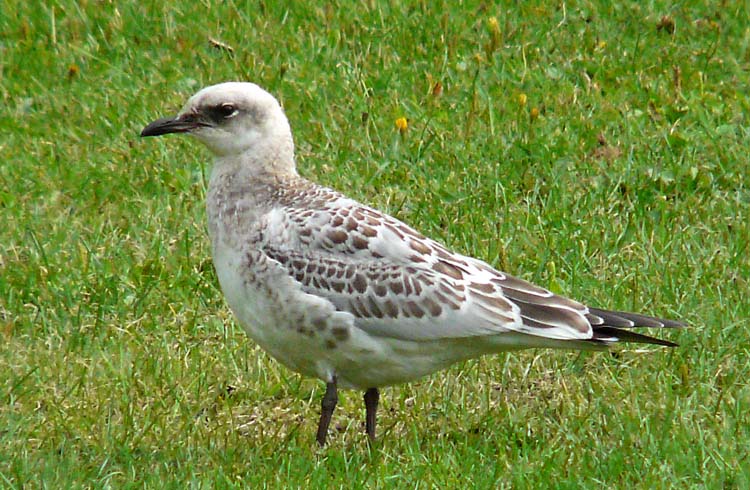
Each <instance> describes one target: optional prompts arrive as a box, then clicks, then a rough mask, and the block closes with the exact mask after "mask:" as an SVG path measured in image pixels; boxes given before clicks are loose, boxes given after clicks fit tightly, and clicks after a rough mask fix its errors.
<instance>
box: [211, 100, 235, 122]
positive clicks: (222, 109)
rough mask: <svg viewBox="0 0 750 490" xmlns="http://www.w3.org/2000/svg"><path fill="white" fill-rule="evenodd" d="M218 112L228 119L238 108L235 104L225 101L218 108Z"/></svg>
mask: <svg viewBox="0 0 750 490" xmlns="http://www.w3.org/2000/svg"><path fill="white" fill-rule="evenodd" d="M216 113H217V114H219V115H220V116H221V117H223V118H225V119H226V118H228V117H232V116H234V115H235V114H236V113H237V108H236V107H235V106H234V104H230V103H224V104H221V105H220V106H218V107H217V108H216Z"/></svg>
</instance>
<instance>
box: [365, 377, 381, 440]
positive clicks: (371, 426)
mask: <svg viewBox="0 0 750 490" xmlns="http://www.w3.org/2000/svg"><path fill="white" fill-rule="evenodd" d="M379 399H380V392H379V391H378V389H377V388H370V389H369V390H367V391H365V430H366V431H367V435H368V436H369V437H370V440H371V441H374V440H375V419H376V417H377V414H378V400H379Z"/></svg>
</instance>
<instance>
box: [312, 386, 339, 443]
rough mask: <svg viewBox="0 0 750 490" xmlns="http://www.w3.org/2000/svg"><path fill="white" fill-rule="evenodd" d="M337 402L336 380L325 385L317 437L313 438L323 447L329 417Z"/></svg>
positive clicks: (329, 420) (329, 423) (329, 422)
mask: <svg viewBox="0 0 750 490" xmlns="http://www.w3.org/2000/svg"><path fill="white" fill-rule="evenodd" d="M338 401H339V395H338V393H337V392H336V378H335V377H334V378H333V382H331V383H326V393H325V395H323V402H322V403H321V404H320V422H319V423H318V435H317V437H316V438H315V439H316V440H317V441H318V444H320V445H321V446H324V445H325V443H326V436H327V435H328V426H329V425H331V416H332V415H333V409H334V408H336V403H338Z"/></svg>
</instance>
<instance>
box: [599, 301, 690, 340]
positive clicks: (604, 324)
mask: <svg viewBox="0 0 750 490" xmlns="http://www.w3.org/2000/svg"><path fill="white" fill-rule="evenodd" d="M586 319H587V320H588V321H589V323H590V324H591V327H592V329H593V330H594V336H593V337H592V338H591V339H589V342H594V343H597V344H605V345H606V344H610V343H613V342H634V343H638V344H654V345H663V346H666V347H676V346H677V345H678V344H676V343H674V342H670V341H669V340H663V339H659V338H656V337H651V336H649V335H644V334H642V333H636V332H632V331H631V330H629V329H631V328H641V327H645V328H682V327H686V326H687V324H686V323H684V322H681V321H678V320H666V319H663V318H655V317H651V316H646V315H641V314H638V313H627V312H624V311H609V310H600V309H598V308H589V312H588V313H587V314H586Z"/></svg>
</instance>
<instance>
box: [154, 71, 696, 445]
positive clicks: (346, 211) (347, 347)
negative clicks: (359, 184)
mask: <svg viewBox="0 0 750 490" xmlns="http://www.w3.org/2000/svg"><path fill="white" fill-rule="evenodd" d="M167 133H188V134H191V135H193V136H195V137H196V138H198V140H199V141H201V142H202V143H203V144H205V145H206V146H207V147H208V148H209V150H211V152H213V154H214V155H215V157H216V158H215V163H214V166H213V169H212V171H211V179H210V183H209V187H208V195H207V213H208V225H209V226H208V228H209V233H210V235H211V243H212V247H213V261H214V266H215V268H216V272H217V275H218V278H219V283H220V284H221V289H222V291H223V292H224V295H225V296H226V299H227V303H228V304H229V306H230V308H231V309H232V311H233V312H234V314H235V316H236V317H237V319H238V321H239V323H240V324H241V325H242V326H243V327H244V329H245V331H246V332H247V334H248V335H249V336H250V337H251V338H252V339H253V340H254V341H255V342H257V343H258V345H260V346H261V347H262V348H263V349H264V350H266V351H267V352H268V353H269V354H270V355H271V356H273V357H274V358H276V359H277V360H278V361H280V362H281V363H282V364H284V365H285V366H287V367H288V368H290V369H292V370H294V371H296V372H298V373H301V374H303V375H306V376H313V377H317V378H320V379H322V380H323V381H324V382H325V383H326V392H325V395H324V396H323V401H322V410H321V416H320V422H319V424H318V432H317V441H318V443H319V444H321V445H322V444H324V443H325V439H326V435H327V432H328V425H329V423H330V421H331V415H332V414H333V410H334V408H335V406H336V403H337V400H338V395H337V387H342V388H356V389H360V390H364V391H365V394H364V402H365V409H366V417H365V420H366V422H365V427H366V432H367V435H368V436H369V437H370V438H372V439H374V438H375V417H376V412H377V406H378V398H379V392H378V388H380V387H381V386H387V385H392V384H397V383H403V382H407V381H411V380H414V379H417V378H420V377H422V376H425V375H427V374H430V373H432V372H435V371H438V370H440V369H443V368H445V367H447V366H449V365H451V364H453V363H455V362H457V361H461V360H465V359H470V358H474V357H478V356H482V355H484V354H491V353H497V352H501V351H507V350H513V349H524V348H531V347H552V348H572V349H603V348H606V347H607V346H608V345H609V344H611V343H613V342H617V341H618V340H619V341H626V342H641V343H649V344H657V345H664V346H674V345H676V344H674V343H672V342H669V341H666V340H661V339H657V338H654V337H649V336H646V335H643V334H640V333H635V332H633V331H632V330H630V329H631V328H633V327H657V328H658V327H679V326H682V325H683V323H681V322H678V321H674V320H663V319H659V318H653V317H650V316H645V315H641V314H637V313H625V312H617V311H607V310H601V309H598V308H591V307H587V306H585V305H584V304H582V303H579V302H577V301H574V300H571V299H568V298H564V297H561V296H558V295H555V294H553V293H551V292H550V291H547V290H546V289H543V288H540V287H538V286H535V285H533V284H530V283H528V282H526V281H523V280H521V279H518V278H515V277H513V276H510V275H508V274H505V273H503V272H500V271H498V270H496V269H494V268H493V267H492V266H490V265H488V264H487V263H485V262H483V261H481V260H478V259H475V258H472V257H467V256H464V255H460V254H457V253H455V252H452V251H450V250H448V249H447V248H446V247H445V246H443V245H441V244H440V243H438V242H436V241H435V240H432V239H430V238H427V237H425V236H424V235H422V234H420V233H419V232H417V231H415V230H414V229H413V228H411V227H409V226H408V225H406V224H404V223H402V222H401V221H399V220H397V219H395V218H393V217H391V216H388V215H387V214H384V213H382V212H380V211H378V210H376V209H373V208H371V207H368V206H365V205H363V204H361V203H359V202H357V201H355V200H353V199H349V198H348V197H346V196H344V195H343V194H341V193H339V192H336V191H334V190H331V189H328V188H326V187H322V186H319V185H317V184H314V183H312V182H310V181H308V180H306V179H304V178H302V177H300V176H299V175H298V174H297V170H296V168H295V162H294V144H293V142H292V132H291V129H290V128H289V123H288V121H287V118H286V116H285V115H284V112H283V111H282V109H281V107H280V106H279V103H278V102H277V101H276V99H275V98H274V97H273V96H272V95H270V94H269V93H268V92H266V91H265V90H263V89H261V88H260V87H258V86H257V85H254V84H252V83H238V82H230V83H222V84H219V85H214V86H211V87H207V88H204V89H203V90H201V91H200V92H198V93H197V94H195V95H194V96H193V97H191V98H190V100H188V101H187V103H186V104H185V106H184V107H183V109H182V110H181V111H180V113H179V114H178V115H176V116H174V117H167V118H162V119H158V120H156V121H154V122H152V123H151V124H149V125H148V126H146V127H145V128H144V129H143V131H142V132H141V136H159V135H163V134H167Z"/></svg>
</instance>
